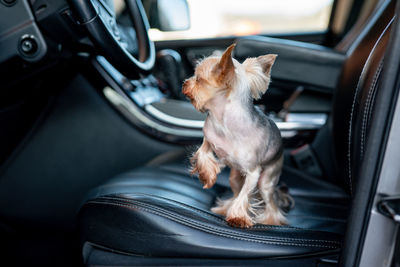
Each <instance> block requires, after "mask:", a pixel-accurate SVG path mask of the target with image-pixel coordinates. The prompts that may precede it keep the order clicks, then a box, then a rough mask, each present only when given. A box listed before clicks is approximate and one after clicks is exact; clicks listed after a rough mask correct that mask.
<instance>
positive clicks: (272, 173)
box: [255, 157, 287, 225]
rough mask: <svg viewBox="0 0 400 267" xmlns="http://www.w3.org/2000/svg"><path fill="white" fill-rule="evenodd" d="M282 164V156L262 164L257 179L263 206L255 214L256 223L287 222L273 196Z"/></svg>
mask: <svg viewBox="0 0 400 267" xmlns="http://www.w3.org/2000/svg"><path fill="white" fill-rule="evenodd" d="M282 164H283V157H281V158H279V159H278V160H277V161H274V162H272V163H270V164H268V165H266V166H264V169H263V171H262V173H261V176H260V180H259V181H258V189H259V193H260V195H261V197H262V198H263V200H264V204H265V208H264V210H263V211H262V212H261V213H259V214H258V215H257V216H256V218H255V221H256V223H260V224H269V225H284V224H287V221H286V218H285V216H284V214H283V212H282V210H281V209H280V207H279V206H278V203H277V202H276V199H275V198H274V194H275V193H276V192H275V190H276V185H277V184H278V181H279V177H280V175H281V169H282Z"/></svg>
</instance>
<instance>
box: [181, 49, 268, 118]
mask: <svg viewBox="0 0 400 267" xmlns="http://www.w3.org/2000/svg"><path fill="white" fill-rule="evenodd" d="M234 48H235V44H232V45H231V46H229V47H228V48H227V49H226V50H225V52H224V53H223V55H222V56H221V57H216V56H211V57H208V58H205V59H204V60H203V61H201V62H200V63H199V64H198V65H197V67H196V69H195V73H194V75H193V76H192V77H191V78H189V79H187V80H186V81H185V82H184V84H183V88H182V92H183V94H184V95H185V96H187V97H188V98H189V99H190V101H191V102H192V104H193V106H194V107H195V108H196V109H197V110H199V111H204V110H205V109H206V107H205V105H206V104H207V103H208V102H209V101H210V100H211V99H213V98H214V97H215V96H216V95H217V94H223V95H225V96H229V95H230V93H231V92H232V90H244V91H245V93H244V94H240V95H244V96H247V95H251V96H252V97H253V98H255V99H258V98H260V97H261V95H262V94H264V93H265V91H266V90H267V88H268V85H269V81H270V72H271V67H272V65H273V64H274V62H275V58H276V55H265V56H260V57H257V58H248V59H246V60H245V61H244V62H243V64H240V63H239V62H238V61H237V60H235V59H233V58H232V51H233V49H234ZM250 93H251V94H250Z"/></svg>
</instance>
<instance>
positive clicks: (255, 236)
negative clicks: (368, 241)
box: [130, 200, 340, 244]
mask: <svg viewBox="0 0 400 267" xmlns="http://www.w3.org/2000/svg"><path fill="white" fill-rule="evenodd" d="M131 201H132V202H133V201H135V202H136V204H139V205H142V206H145V207H147V208H148V209H153V210H156V211H158V212H163V213H165V214H167V215H169V216H171V217H173V218H178V219H180V220H186V221H190V222H193V223H195V224H196V223H197V224H199V222H196V221H194V220H191V219H188V218H184V217H182V216H180V215H178V214H173V213H171V212H170V211H167V210H164V209H160V208H158V207H154V206H150V205H148V204H147V203H143V202H140V201H137V200H131ZM132 202H130V204H132V205H134V204H133V203H132ZM200 224H201V223H200ZM203 226H204V227H208V228H210V229H214V230H216V231H224V232H227V233H230V234H234V235H239V236H242V237H253V238H262V237H259V236H257V235H252V234H248V233H238V232H233V231H229V230H225V229H224V230H222V229H218V228H215V227H212V226H208V225H204V224H203ZM275 239H278V240H281V241H285V240H286V241H310V242H311V241H314V242H326V243H334V244H339V243H340V242H338V241H333V240H316V239H307V240H305V239H298V238H279V237H276V238H275Z"/></svg>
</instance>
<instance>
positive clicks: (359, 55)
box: [331, 1, 396, 194]
mask: <svg viewBox="0 0 400 267" xmlns="http://www.w3.org/2000/svg"><path fill="white" fill-rule="evenodd" d="M395 2H396V1H386V2H384V3H383V4H382V5H380V6H379V7H378V9H380V10H378V11H377V12H374V13H373V15H372V17H371V18H370V19H369V20H368V21H366V22H365V24H366V26H365V28H364V29H363V31H362V32H360V33H359V35H358V39H356V40H354V41H353V43H352V44H353V45H351V46H347V45H341V46H340V47H338V49H339V48H340V49H343V48H344V47H346V49H347V50H346V51H342V52H345V53H346V54H347V59H346V60H345V63H344V65H343V69H342V73H341V76H340V78H339V82H338V87H337V88H336V91H335V96H334V100H333V107H332V129H331V131H332V136H333V150H334V154H335V164H336V166H335V169H336V173H335V176H336V177H338V180H339V181H340V183H342V185H343V186H344V187H345V188H347V189H348V191H349V192H350V194H351V193H352V191H353V186H354V182H355V179H354V177H355V173H353V172H354V170H355V169H356V167H357V166H358V162H359V160H361V158H362V155H363V151H359V150H356V149H355V146H361V147H362V149H361V150H363V148H364V146H365V142H366V138H367V133H366V132H365V130H366V129H364V128H365V127H366V124H367V125H368V124H369V120H370V119H371V117H370V115H368V114H365V112H370V111H368V110H369V109H370V108H371V106H372V105H373V99H371V97H372V95H371V94H374V92H375V87H376V81H373V80H371V79H370V78H371V76H374V73H376V72H377V71H378V68H379V64H380V63H379V62H380V61H379V60H378V61H379V62H376V60H375V58H376V57H381V56H383V53H382V51H381V47H382V46H384V47H386V37H383V36H387V35H388V33H387V32H388V29H387V27H388V25H390V24H391V21H392V18H393V14H394V6H395ZM383 32H385V34H383V35H382V33H383ZM346 42H347V41H346ZM347 43H348V42H347ZM378 43H379V45H377V44H378ZM377 46H378V47H379V49H378V48H377ZM377 49H378V50H379V51H377ZM383 51H384V49H383ZM377 53H378V54H379V55H377ZM371 83H374V84H371ZM367 99H368V101H367ZM362 101H367V102H362ZM359 114H362V116H367V118H366V119H365V118H362V119H363V120H362V121H363V123H362V124H361V125H359V123H360V121H359V118H358V115H359ZM350 125H351V126H350ZM359 127H361V128H359ZM349 133H350V137H349ZM359 134H361V136H359ZM358 138H361V139H360V140H358ZM361 140H363V141H362V142H361ZM360 142H361V143H360ZM349 146H350V147H352V152H351V153H353V152H355V151H356V152H357V153H356V154H354V155H352V156H351V159H350V155H349V153H350V152H349ZM361 152H362V153H361ZM359 153H361V154H359ZM354 159H357V160H356V161H355V160H354ZM349 160H351V163H349ZM355 162H357V164H356V165H354V164H355Z"/></svg>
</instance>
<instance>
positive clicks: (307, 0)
mask: <svg viewBox="0 0 400 267" xmlns="http://www.w3.org/2000/svg"><path fill="white" fill-rule="evenodd" d="M187 2H188V4H189V12H190V24H191V25H190V28H189V29H188V30H184V31H174V32H165V31H160V30H158V29H151V30H150V32H149V33H150V38H151V39H152V40H153V41H161V40H177V39H195V38H213V37H224V36H241V35H254V34H273V33H281V34H282V33H298V32H323V31H325V30H327V28H328V23H329V17H330V14H331V10H332V5H333V0H302V1H299V0H247V1H232V0H188V1H187ZM177 15H179V14H177Z"/></svg>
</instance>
